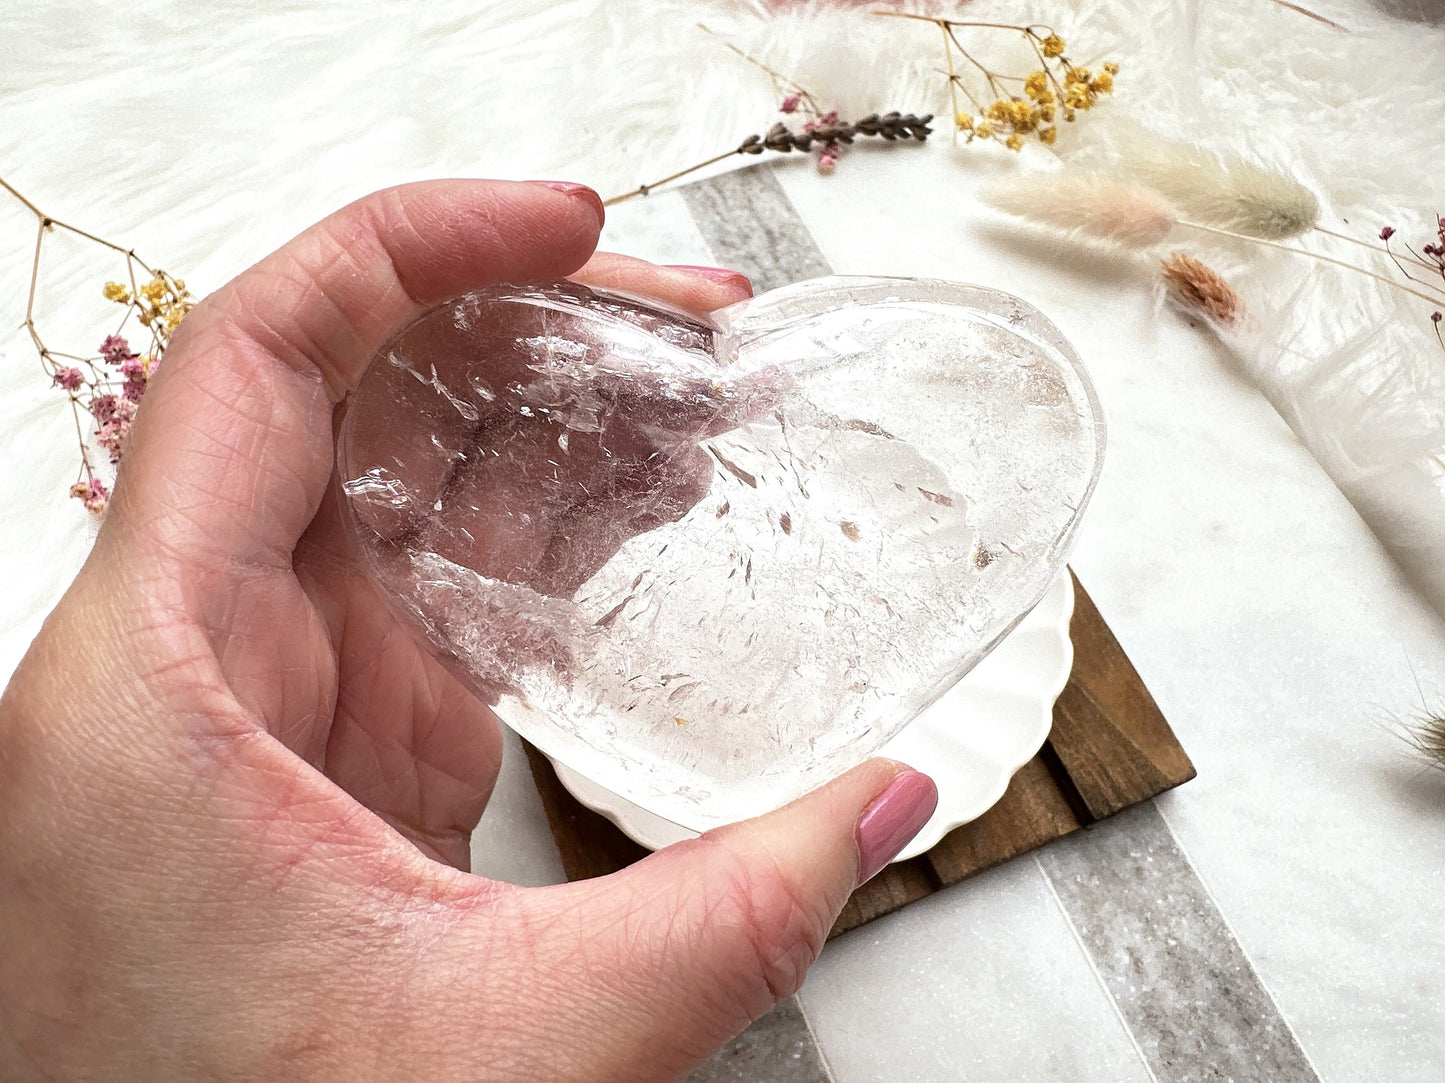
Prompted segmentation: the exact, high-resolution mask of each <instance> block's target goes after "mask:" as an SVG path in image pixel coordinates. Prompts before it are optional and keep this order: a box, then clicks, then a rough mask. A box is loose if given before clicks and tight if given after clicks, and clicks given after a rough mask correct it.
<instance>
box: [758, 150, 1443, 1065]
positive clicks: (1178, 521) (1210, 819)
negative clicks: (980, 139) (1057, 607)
mask: <svg viewBox="0 0 1445 1083" xmlns="http://www.w3.org/2000/svg"><path fill="white" fill-rule="evenodd" d="M879 157H880V158H881V156H879ZM950 157H952V152H951V151H950V150H949V149H948V148H947V147H946V146H939V147H937V148H932V147H930V148H929V150H928V152H926V157H925V156H924V155H920V156H919V161H918V164H917V165H916V166H915V165H910V167H909V172H910V173H911V174H913V175H914V180H913V182H912V183H911V184H910V187H909V191H908V195H907V198H906V199H900V198H898V197H897V193H896V187H897V181H896V176H897V175H896V174H891V173H890V172H889V171H887V170H884V169H882V168H881V167H879V166H878V165H877V160H876V159H875V160H874V161H868V160H864V159H863V158H862V156H858V160H857V161H856V162H855V161H854V160H853V159H852V158H851V157H849V158H845V159H844V161H843V162H842V163H840V165H839V172H840V173H842V172H843V171H844V170H845V169H846V170H848V171H849V183H848V185H847V186H846V187H845V186H841V185H839V186H836V187H829V186H828V184H827V181H826V180H825V179H820V178H817V177H816V176H815V175H813V174H812V173H810V172H809V171H808V170H807V169H806V168H804V169H794V170H789V171H783V172H782V177H783V183H784V186H785V187H786V188H787V190H788V192H789V195H790V197H791V198H792V199H793V201H794V203H795V204H796V205H797V206H798V208H799V210H800V211H801V212H802V214H803V216H804V219H805V221H807V223H808V224H809V226H810V228H811V229H812V230H813V232H814V234H815V235H816V236H817V238H818V240H819V243H820V244H821V245H822V247H823V249H824V251H825V252H826V253H827V255H828V256H829V258H830V259H831V260H832V261H833V263H834V265H835V267H836V268H837V269H838V270H840V271H845V272H852V273H878V272H886V273H898V274H934V275H940V276H945V277H953V278H962V279H967V280H973V281H979V282H984V283H988V284H991V285H995V286H998V287H1000V288H1003V289H1007V290H1010V291H1011V292H1015V293H1018V294H1020V295H1022V296H1024V297H1026V298H1028V299H1029V300H1031V301H1033V302H1034V303H1036V304H1037V305H1039V307H1040V308H1042V309H1043V310H1044V311H1045V312H1047V313H1048V314H1049V315H1050V316H1051V317H1052V318H1053V319H1054V320H1055V321H1056V322H1057V323H1058V324H1059V325H1060V327H1061V328H1062V329H1063V330H1064V332H1065V333H1066V334H1067V335H1068V336H1069V337H1070V338H1071V339H1072V340H1073V341H1074V343H1075V345H1076V346H1077V347H1078V349H1079V351H1080V353H1081V354H1082V356H1083V357H1084V359H1085V361H1086V363H1087V364H1088V365H1089V366H1090V368H1091V371H1092V372H1093V374H1094V376H1095V379H1096V381H1097V383H1098V385H1099V391H1100V396H1101V399H1102V401H1103V405H1104V410H1105V413H1106V415H1107V417H1108V420H1109V425H1110V447H1109V452H1108V455H1107V458H1106V463H1105V469H1104V475H1103V479H1102V482H1101V484H1100V487H1099V490H1098V493H1097V495H1096V496H1095V501H1094V505H1093V507H1092V509H1091V510H1090V512H1089V516H1088V519H1087V522H1086V526H1085V528H1084V531H1083V536H1082V541H1081V544H1080V547H1079V549H1078V551H1077V553H1076V555H1075V559H1074V561H1073V563H1074V566H1075V568H1076V570H1077V571H1078V573H1079V576H1080V578H1081V580H1082V581H1083V582H1084V584H1085V585H1086V587H1087V588H1088V590H1089V592H1090V594H1091V595H1092V596H1093V597H1094V599H1095V601H1096V602H1097V603H1098V605H1099V608H1100V610H1101V611H1102V613H1103V615H1104V617H1105V619H1106V620H1107V621H1108V622H1109V623H1110V625H1111V626H1112V628H1113V629H1114V631H1115V633H1116V634H1117V636H1118V637H1119V639H1120V641H1121V642H1122V644H1123V645H1124V648H1125V650H1126V651H1127V652H1128V653H1129V654H1130V656H1131V657H1132V658H1133V660H1134V662H1135V664H1136V665H1137V666H1138V668H1139V670H1140V672H1141V674H1142V675H1143V678H1144V680H1145V682H1146V683H1147V684H1148V685H1149V687H1150V688H1151V690H1152V691H1153V692H1154V694H1155V696H1156V697H1157V699H1158V701H1159V703H1160V705H1161V707H1162V708H1163V710H1164V713H1165V714H1166V716H1167V717H1168V718H1169V720H1170V721H1171V723H1172V724H1173V726H1174V728H1175V730H1176V732H1177V733H1178V735H1179V736H1180V738H1181V740H1182V742H1183V744H1184V746H1185V748H1186V750H1187V751H1188V752H1189V753H1190V755H1191V756H1192V757H1193V759H1194V762H1195V764H1196V766H1197V767H1198V769H1199V778H1198V779H1197V780H1196V781H1194V782H1192V783H1190V784H1188V785H1187V786H1185V787H1183V788H1182V789H1180V790H1179V791H1176V792H1175V793H1173V794H1171V795H1169V796H1168V797H1166V798H1165V799H1164V800H1163V801H1162V802H1161V807H1162V809H1163V811H1164V814H1165V815H1166V817H1167V818H1168V820H1169V822H1170V823H1171V824H1172V826H1173V827H1174V829H1175V831H1176V833H1177V835H1178V837H1179V839H1180V841H1181V843H1182V845H1183V847H1184V849H1185V851H1186V852H1187V853H1188V855H1189V856H1190V858H1191V860H1192V861H1193V862H1194V864H1195V866H1196V868H1197V869H1198V871H1199V873H1200V874H1201V876H1202V878H1203V880H1204V881H1205V883H1206V884H1207V885H1208V887H1209V889H1210V890H1211V891H1212V892H1213V894H1214V895H1215V897H1216V899H1217V901H1218V902H1219V905H1220V907H1221V909H1222V911H1223V913H1224V915H1225V917H1226V919H1227V920H1228V921H1229V923H1230V924H1231V926H1232V927H1233V929H1234V931H1235V933H1236V935H1237V936H1238V938H1239V940H1240V942H1241V944H1242V946H1243V947H1244V949H1245V951H1246V953H1247V954H1248V956H1249V958H1250V959H1251V961H1252V962H1253V963H1254V965H1255V967H1256V969H1257V970H1258V972H1259V975H1260V978H1261V980H1262V981H1263V982H1264V984H1265V986H1266V987H1267V988H1268V989H1269V990H1270V991H1271V992H1272V993H1273V995H1274V997H1275V998H1276V1000H1277V1002H1278V1004H1279V1007H1280V1009H1281V1012H1282V1014H1283V1016H1284V1018H1285V1019H1286V1021H1287V1022H1288V1023H1289V1024H1290V1025H1291V1026H1292V1027H1293V1028H1294V1030H1295V1032H1296V1033H1297V1035H1298V1036H1299V1038H1300V1041H1301V1043H1302V1045H1303V1047H1304V1049H1305V1052H1306V1053H1307V1054H1308V1055H1309V1057H1310V1058H1311V1059H1312V1061H1313V1063H1314V1064H1315V1066H1316V1068H1317V1069H1318V1071H1319V1073H1320V1075H1321V1076H1322V1077H1323V1078H1325V1079H1336V1080H1367V1079H1388V1080H1392V1081H1393V1080H1415V1079H1420V1080H1424V1079H1432V1080H1433V1079H1438V1078H1440V1070H1441V1067H1440V1066H1441V1065H1442V1064H1445V979H1442V977H1441V972H1440V967H1439V962H1440V960H1441V958H1442V957H1445V949H1441V948H1440V947H1439V935H1438V934H1439V930H1440V929H1441V928H1442V927H1445V872H1442V869H1445V830H1442V829H1445V781H1442V778H1441V777H1440V776H1438V775H1422V773H1421V772H1420V771H1419V769H1418V768H1417V767H1416V766H1414V765H1412V763H1411V762H1410V761H1408V760H1407V759H1406V758H1405V757H1404V756H1403V754H1402V746H1401V745H1400V743H1399V742H1398V741H1397V740H1396V739H1395V738H1394V737H1393V736H1392V734H1391V733H1390V732H1389V727H1388V725H1386V724H1384V723H1383V721H1382V720H1383V719H1384V718H1385V717H1386V716H1387V715H1388V714H1389V713H1390V712H1394V713H1397V714H1404V713H1408V712H1410V711H1411V710H1412V709H1415V708H1418V707H1419V706H1420V704H1419V696H1418V693H1417V692H1416V688H1415V684H1414V678H1413V676H1412V673H1411V667H1412V665H1413V667H1414V670H1415V671H1416V672H1417V673H1418V675H1419V678H1420V682H1421V685H1422V686H1423V687H1424V688H1425V690H1426V692H1427V693H1433V694H1435V695H1436V696H1437V697H1438V696H1445V626H1442V623H1441V621H1440V620H1439V618H1438V617H1436V616H1435V614H1434V613H1433V612H1432V611H1430V610H1429V609H1428V608H1426V606H1425V605H1424V604H1423V603H1422V602H1420V601H1419V600H1418V599H1416V598H1415V597H1414V596H1413V595H1412V594H1411V593H1410V592H1409V590H1408V589H1407V588H1406V587H1405V586H1404V585H1403V584H1402V583H1401V581H1400V580H1399V578H1398V576H1397V573H1396V572H1395V570H1394V568H1393V566H1392V565H1391V563H1390V562H1389V560H1388V558H1387V557H1386V556H1385V555H1384V554H1383V552H1382V550H1381V549H1380V547H1379V545H1378V543H1377V542H1376V541H1375V540H1374V538H1373V537H1372V536H1371V535H1370V534H1369V532H1368V530H1367V529H1366V528H1365V526H1364V525H1363V523H1362V521H1361V520H1360V519H1359V517H1358V516H1357V515H1356V513H1355V512H1354V510H1353V509H1352V508H1351V507H1350V505H1349V503H1348V502H1347V501H1346V500H1345V498H1344V497H1343V496H1341V495H1340V493H1339V492H1338V490H1336V489H1335V487H1334V486H1333V484H1332V483H1331V482H1330V480H1329V479H1328V477H1327V476H1326V475H1325V474H1324V473H1323V472H1322V471H1321V470H1320V469H1319V467H1318V466H1317V465H1316V464H1315V463H1314V461H1313V459H1312V458H1311V457H1310V456H1309V454H1308V452H1306V451H1305V450H1304V449H1303V448H1302V447H1301V446H1300V445H1299V444H1298V443H1297V441H1296V440H1295V439H1294V437H1293V436H1292V434H1291V433H1290V432H1289V430H1288V428H1287V427H1286V426H1285V424H1284V423H1283V422H1282V421H1281V420H1280V419H1279V417H1278V416H1277V415H1276V414H1275V413H1274V411H1273V410H1272V409H1271V408H1270V407H1269V406H1268V404H1267V403H1265V402H1264V400H1263V399H1262V398H1261V397H1260V396H1259V395H1257V394H1256V393H1255V392H1254V391H1253V390H1252V389H1251V388H1250V387H1248V386H1247V385H1246V384H1245V383H1244V382H1243V381H1242V380H1240V379H1238V378H1237V377H1235V376H1234V375H1232V374H1231V372H1230V370H1229V369H1228V366H1227V363H1226V362H1225V361H1224V359H1223V358H1222V357H1221V356H1220V354H1219V353H1218V351H1217V350H1216V349H1215V348H1214V347H1213V346H1212V344H1211V342H1210V340H1209V339H1208V338H1207V337H1206V336H1204V335H1203V334H1201V333H1198V332H1196V331H1194V330H1193V329H1191V328H1189V327H1188V326H1187V325H1186V324H1185V323H1184V322H1183V321H1182V320H1178V319H1176V318H1173V317H1170V316H1165V317H1163V318H1156V316H1155V314H1154V309H1153V304H1152V300H1151V298H1150V296H1149V293H1150V287H1149V281H1150V278H1151V277H1152V271H1151V270H1150V269H1149V268H1148V267H1147V266H1141V267H1140V268H1139V269H1137V270H1131V269H1130V268H1129V267H1128V266H1127V265H1124V264H1119V265H1116V266H1114V267H1113V268H1112V270H1110V271H1109V272H1108V273H1106V274H1103V275H1096V274H1094V273H1092V272H1091V271H1090V267H1091V266H1092V264H1091V263H1090V262H1088V261H1084V260H1071V259H1069V258H1064V259H1062V260H1060V258H1058V257H1056V256H1053V255H1050V254H1047V253H1044V252H1043V251H1042V250H1039V249H1035V248H1032V247H1031V246H1030V245H1028V244H1027V243H1026V242H1024V241H1021V240H1019V239H1017V238H1018V236H1019V235H1018V234H1016V233H1010V232H1009V231H1008V227H1002V228H1000V227H998V226H995V225H992V224H990V223H989V222H988V221H987V220H986V219H985V217H984V212H982V211H979V210H976V209H974V208H973V207H971V206H970V204H969V202H968V191H969V188H970V187H971V184H972V183H973V181H974V179H975V178H976V177H977V176H979V175H980V174H985V173H988V172H990V171H992V170H993V169H994V168H995V166H994V165H993V164H992V162H990V161H976V162H973V163H964V164H960V163H956V162H950V161H949V158H950ZM855 167H856V168H855ZM884 208H886V209H887V212H886V213H887V220H888V222H889V229H888V232H887V236H886V238H885V237H884V236H883V235H882V234H881V233H877V232H875V231H872V230H870V229H869V227H868V221H869V217H868V216H869V214H870V213H871V214H872V215H873V217H874V218H877V219H878V220H879V221H881V220H882V218H883V215H884ZM845 223H849V224H850V225H851V226H852V228H844V224H845ZM1037 1025H1038V1026H1039V1027H1040V1029H1041V1030H1046V1029H1047V1028H1048V1027H1049V1026H1050V1023H1049V1022H1047V1021H1046V1020H1045V1019H1044V1018H1042V1016H1040V1017H1039V1018H1038V1019H1037ZM1050 1078H1052V1077H1050Z"/></svg>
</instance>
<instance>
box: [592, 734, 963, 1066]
mask: <svg viewBox="0 0 1445 1083" xmlns="http://www.w3.org/2000/svg"><path fill="white" fill-rule="evenodd" d="M937 802H938V790H937V789H936V788H935V786H934V784H933V780H932V779H930V778H929V777H928V776H927V775H924V774H920V773H919V772H917V771H914V770H913V769H911V768H909V767H906V766H904V765H903V764H901V763H897V762H894V761H892V760H882V759H876V760H870V761H869V762H867V763H865V764H863V765H862V766H860V767H858V768H855V769H854V770H853V771H850V772H849V773H848V774H846V775H843V776H842V777H841V778H838V779H835V780H834V781H833V782H831V783H829V784H828V785H827V786H824V787H822V788H821V789H819V790H816V791H814V792H813V793H810V794H808V795H807V796H805V797H802V798H800V799H798V800H797V801H794V802H793V803H792V804H790V805H787V806H785V807H784V808H781V809H779V810H777V811H776V812H773V813H770V814H768V815H766V816H762V817H759V818H757V819H754V820H749V821H746V822H744V823H740V824H734V825H731V826H728V827H723V828H719V829H717V830H715V831H710V832H708V833H707V834H705V835H703V836H702V837H700V838H698V839H695V840H692V841H689V842H684V843H680V844H678V845H675V846H670V847H668V848H667V849H665V850H662V851H659V852H658V853H656V854H654V855H652V856H651V857H649V858H647V859H645V860H644V861H641V862H639V863H638V864H636V865H634V866H632V867H631V868H630V869H627V870H625V871H623V872H620V873H617V874H615V875H613V876H609V877H605V878H603V879H599V880H594V881H589V882H588V883H586V884H584V885H576V886H577V887H579V888H586V889H588V890H589V893H590V894H591V896H592V897H591V898H588V899H583V900H580V901H579V900H575V899H574V900H571V902H572V903H573V905H575V907H576V909H575V910H572V914H573V915H575V920H576V921H577V922H578V923H579V926H580V927H578V928H577V929H576V930H575V932H576V934H577V938H574V939H572V942H571V945H572V951H574V952H577V948H578V945H579V940H580V944H581V947H582V950H581V951H580V952H577V954H578V955H579V956H580V957H582V958H585V959H586V960H587V964H588V965H587V974H586V976H584V977H583V979H582V980H583V982H584V983H586V981H587V979H588V978H589V977H590V979H591V981H592V983H593V984H595V983H597V982H598V981H599V980H601V979H602V977H603V976H606V975H610V976H611V977H609V978H607V979H606V981H607V985H608V986H609V988H608V989H607V990H606V991H605V993H602V994H601V995H598V993H597V992H596V991H594V996H596V997H597V1000H598V1001H600V1002H601V1003H602V1004H604V1005H605V1006H606V1008H605V1010H606V1012H607V1028H606V1029H607V1031H610V1033H611V1036H612V1037H613V1038H614V1039H616V1040H617V1042H618V1045H619V1047H618V1048H617V1049H616V1050H615V1052H616V1055H617V1058H618V1059H617V1060H616V1061H615V1065H616V1067H617V1070H618V1075H619V1078H620V1077H623V1076H626V1075H627V1072H628V1070H629V1069H628V1068H627V1067H625V1066H628V1065H631V1066H632V1068H631V1070H632V1071H633V1072H635V1071H636V1065H639V1064H649V1063H650V1064H652V1065H655V1066H656V1068H657V1070H658V1078H670V1077H671V1074H680V1073H681V1072H683V1071H685V1070H686V1069H687V1068H688V1067H690V1066H691V1065H692V1064H693V1063H695V1062H696V1061H699V1060H701V1059H703V1058H704V1057H706V1056H707V1055H709V1054H710V1053H711V1052H712V1051H713V1050H715V1049H716V1048H717V1047H718V1046H720V1045H722V1043H723V1042H725V1041H727V1039H728V1038H730V1037H732V1036H733V1035H734V1034H736V1033H737V1032H738V1031H740V1030H742V1029H743V1027H745V1026H747V1024H748V1023H750V1022H751V1021H752V1020H754V1019H756V1018H757V1017H758V1016H760V1015H762V1014H763V1013H764V1012H766V1011H768V1010H769V1009H770V1008H771V1007H772V1006H773V1005H774V1004H776V1003H777V1002H778V1001H779V1000H781V999H783V998H784V997H788V996H791V995H792V994H793V993H794V992H796V991H797V989H798V987H799V986H800V985H802V983H803V978H804V976H805V975H806V973H807V971H808V968H809V967H810V966H811V965H812V963H813V961H814V960H815V959H816V958H817V957H818V953H819V952H820V951H821V950H822V947H823V942H824V941H825V940H826V938H827V935H828V931H829V929H831V928H832V925H833V922H834V920H836V918H837V916H838V912H839V911H840V910H841V909H842V908H843V904H844V903H845V902H847V900H848V896H849V894H850V893H851V892H852V891H853V889H854V888H855V887H856V886H857V885H858V884H861V883H862V882H864V881H865V880H867V879H869V878H870V877H872V876H873V875H874V874H875V873H877V872H878V871H879V870H880V869H881V868H882V867H883V866H884V865H886V864H887V863H888V862H889V861H890V860H892V858H893V857H894V856H896V855H897V853H898V852H899V851H900V850H901V849H902V848H903V846H904V845H905V844H906V843H907V842H908V841H909V840H910V839H911V838H912V837H913V836H914V835H915V834H916V833H917V832H918V830H919V828H921V827H922V826H923V824H924V823H925V822H926V821H927V820H928V818H929V817H930V816H931V815H932V814H933V810H934V808H935V806H936V805H937ZM581 923H585V925H582V924H581ZM604 1032H606V1031H604ZM609 1044H611V1043H609ZM628 1047H630V1048H628ZM644 1053H645V1054H647V1055H646V1056H645V1057H644V1056H640V1054H644ZM593 1078H597V1079H604V1078H605V1079H610V1078H612V1076H611V1075H608V1074H606V1073H604V1072H599V1073H598V1074H597V1075H596V1076H594V1077H593ZM629 1078H638V1077H636V1076H635V1075H634V1076H631V1077H629Z"/></svg>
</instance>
